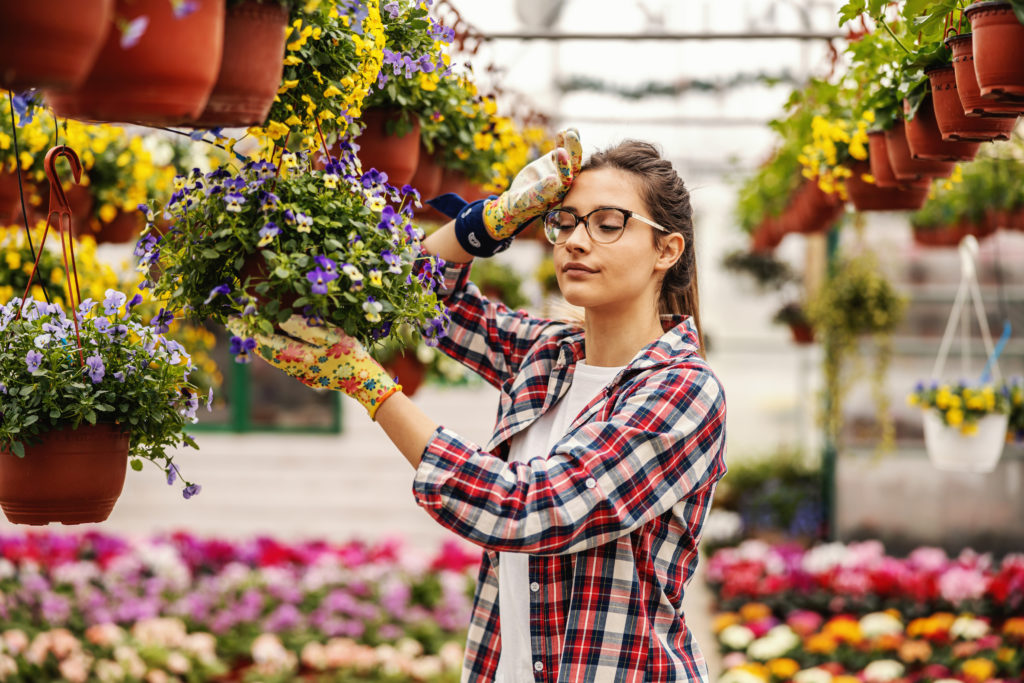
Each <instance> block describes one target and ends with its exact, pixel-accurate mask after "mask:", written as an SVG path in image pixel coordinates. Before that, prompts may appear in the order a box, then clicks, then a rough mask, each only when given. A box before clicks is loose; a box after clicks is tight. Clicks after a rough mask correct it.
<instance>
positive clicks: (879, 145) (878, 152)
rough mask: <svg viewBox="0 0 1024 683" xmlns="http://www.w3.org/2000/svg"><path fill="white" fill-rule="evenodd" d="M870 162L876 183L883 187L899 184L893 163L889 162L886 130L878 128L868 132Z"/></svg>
mask: <svg viewBox="0 0 1024 683" xmlns="http://www.w3.org/2000/svg"><path fill="white" fill-rule="evenodd" d="M868 163H869V164H870V165H871V176H872V177H873V178H874V179H875V185H877V186H878V187H881V188H892V187H896V186H897V185H899V181H898V180H896V176H895V174H893V172H892V164H890V163H889V150H888V147H887V146H886V143H885V131H881V130H876V131H872V132H870V133H868Z"/></svg>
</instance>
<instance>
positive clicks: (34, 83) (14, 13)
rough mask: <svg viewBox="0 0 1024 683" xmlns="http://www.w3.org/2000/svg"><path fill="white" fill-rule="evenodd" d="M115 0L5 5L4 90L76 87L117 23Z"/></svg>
mask: <svg viewBox="0 0 1024 683" xmlns="http://www.w3.org/2000/svg"><path fill="white" fill-rule="evenodd" d="M113 9H114V0H49V1H48V2H31V1H30V0H13V1H12V2H5V3H3V6H2V7H0V87H3V88H6V89H8V90H13V91H15V92H17V91H21V90H27V89H29V88H74V87H77V86H78V85H79V84H81V82H82V81H83V80H84V79H85V77H86V75H87V74H88V73H89V68H90V67H91V66H92V64H93V62H95V61H96V56H97V55H98V54H99V52H100V47H101V46H102V45H103V38H104V36H105V35H106V34H107V30H108V28H109V27H110V25H111V19H112V17H113Z"/></svg>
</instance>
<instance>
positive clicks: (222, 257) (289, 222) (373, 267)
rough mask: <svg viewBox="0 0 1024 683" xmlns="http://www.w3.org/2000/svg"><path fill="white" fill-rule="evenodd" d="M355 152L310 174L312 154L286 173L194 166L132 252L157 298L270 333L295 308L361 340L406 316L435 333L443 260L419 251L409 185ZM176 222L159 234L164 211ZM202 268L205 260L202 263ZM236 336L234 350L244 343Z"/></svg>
mask: <svg viewBox="0 0 1024 683" xmlns="http://www.w3.org/2000/svg"><path fill="white" fill-rule="evenodd" d="M356 162H357V160H356V159H355V158H354V157H353V156H351V155H348V156H346V157H343V160H342V161H339V160H336V159H331V160H329V161H328V162H327V164H326V168H325V169H324V170H323V171H311V170H310V168H309V162H308V160H307V159H306V158H305V155H304V154H298V155H293V154H290V153H289V154H285V155H284V157H283V159H282V162H281V167H280V169H279V168H278V167H277V166H276V165H275V164H273V163H271V162H268V161H257V160H251V161H249V162H248V163H246V164H245V165H244V166H243V168H242V169H241V170H240V171H239V172H237V173H232V172H230V171H228V170H226V169H218V170H214V171H212V172H210V173H207V174H205V175H204V174H202V173H200V172H199V171H198V170H196V171H193V172H192V173H190V174H189V176H188V177H180V178H178V179H176V182H177V183H178V185H179V186H180V187H181V189H180V190H179V191H178V192H176V193H175V195H174V196H173V197H172V198H171V200H170V201H169V202H168V204H167V205H166V206H163V207H159V208H158V207H156V206H155V204H154V205H152V206H151V210H150V211H149V214H148V215H147V219H148V221H149V225H148V226H147V228H146V230H145V232H144V233H143V235H142V237H141V239H140V240H139V242H138V244H137V246H136V250H135V253H136V254H137V255H138V256H139V257H140V267H149V266H151V265H154V264H157V265H159V269H158V272H155V273H154V272H153V271H151V277H152V278H153V283H152V288H153V294H154V296H155V297H157V298H166V299H169V300H171V303H170V306H171V307H173V308H174V309H175V310H177V309H179V308H187V310H189V315H190V317H192V318H193V319H195V320H199V321H202V320H206V319H207V318H212V319H213V320H215V321H217V322H227V320H228V319H229V318H230V317H232V316H241V317H242V318H243V321H244V323H245V327H246V328H248V329H259V330H263V331H264V332H268V333H269V332H271V331H272V330H273V327H274V325H276V324H277V323H280V322H283V321H284V320H286V319H287V318H288V317H289V316H291V315H292V314H302V315H305V316H306V317H307V318H309V319H312V320H318V321H324V322H328V323H331V324H334V325H338V326H340V327H342V328H343V329H344V330H345V331H346V332H347V333H348V334H350V335H352V336H353V337H355V338H356V339H358V340H359V341H360V342H361V343H363V345H364V346H367V347H373V346H374V345H375V342H376V341H378V340H380V339H382V338H385V337H387V336H388V335H389V334H391V330H392V328H393V326H394V325H396V324H398V323H401V322H409V323H410V324H412V325H413V326H414V327H415V328H416V329H418V330H420V332H421V333H422V335H423V337H424V338H425V339H427V340H430V341H434V340H436V339H437V338H438V337H439V336H442V335H443V334H444V329H445V327H446V324H447V322H446V321H447V318H446V315H447V314H446V312H445V311H444V310H443V309H442V308H441V307H440V305H439V303H438V299H437V296H436V294H435V290H436V289H437V287H438V286H439V285H440V269H439V266H438V263H437V259H435V258H433V257H424V256H421V255H420V253H419V240H420V239H422V237H423V233H422V231H420V230H419V229H418V228H416V227H415V226H414V225H413V224H412V223H411V222H410V217H411V214H412V210H411V198H412V195H411V193H407V192H402V191H401V190H400V189H397V188H395V187H393V186H391V185H389V184H385V183H384V182H383V181H382V178H383V176H382V174H381V173H380V172H378V171H376V170H373V169H370V170H367V171H366V173H364V174H363V175H362V176H360V175H359V174H358V172H357V170H356V166H355V164H356ZM164 212H166V213H167V215H169V216H170V217H171V221H172V223H173V229H171V230H168V231H167V232H164V233H163V234H161V233H160V231H159V230H158V228H157V226H156V225H155V222H154V221H155V217H156V216H157V215H158V214H163V213H164ZM197 264H198V265H197ZM240 341H242V340H238V341H233V342H232V343H233V344H234V345H235V347H236V350H237V351H238V352H237V353H236V355H238V356H243V357H245V354H244V352H246V351H247V350H250V349H246V348H244V347H242V346H238V344H239V343H240Z"/></svg>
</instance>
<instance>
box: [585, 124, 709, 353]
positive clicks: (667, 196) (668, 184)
mask: <svg viewBox="0 0 1024 683" xmlns="http://www.w3.org/2000/svg"><path fill="white" fill-rule="evenodd" d="M599 168H617V169H619V170H621V171H626V172H627V173H632V174H633V175H634V176H636V178H637V180H638V181H639V183H640V196H641V198H642V199H643V200H644V203H645V204H646V205H647V208H648V209H649V210H650V212H651V215H650V216H648V218H650V219H651V220H653V221H654V222H655V223H658V224H659V225H662V226H664V227H665V228H668V229H669V230H671V231H672V232H678V233H679V234H681V235H682V236H683V238H684V239H685V240H686V246H685V247H684V251H683V255H682V256H681V257H679V260H678V261H676V263H675V265H673V266H672V267H671V268H670V269H669V270H668V272H666V273H665V277H664V279H663V280H662V283H661V293H660V295H659V297H658V313H659V314H675V315H688V316H690V317H692V318H693V326H694V328H696V330H697V339H698V341H699V342H700V354H701V355H702V356H703V355H704V333H703V332H702V330H701V327H700V297H699V295H698V292H697V258H696V255H695V251H694V244H693V209H692V208H691V207H690V192H689V190H687V189H686V186H685V185H684V184H683V180H682V178H680V177H679V174H678V173H676V171H675V169H674V168H672V162H670V161H669V160H668V159H664V158H662V156H661V153H660V152H659V151H658V149H657V148H656V147H655V146H654V145H652V144H650V143H647V142H640V141H638V140H626V141H624V142H622V143H619V144H618V145H616V146H614V147H610V148H609V149H606V150H604V151H602V152H597V153H595V154H594V155H593V156H591V157H590V159H588V160H587V163H585V164H583V168H582V169H581V171H588V170H595V169H599ZM653 233H654V241H655V242H654V243H655V245H656V246H659V247H660V246H661V244H662V242H663V241H664V240H665V235H664V234H663V233H662V232H661V231H660V230H654V231H653Z"/></svg>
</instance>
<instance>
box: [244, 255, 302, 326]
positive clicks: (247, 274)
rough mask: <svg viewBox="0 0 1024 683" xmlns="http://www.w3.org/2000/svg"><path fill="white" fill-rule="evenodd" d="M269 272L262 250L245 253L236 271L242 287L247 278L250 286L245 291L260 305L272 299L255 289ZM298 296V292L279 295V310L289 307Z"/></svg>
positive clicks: (264, 304)
mask: <svg viewBox="0 0 1024 683" xmlns="http://www.w3.org/2000/svg"><path fill="white" fill-rule="evenodd" d="M269 272H270V271H269V269H268V267H267V262H266V261H265V260H264V259H263V254H262V252H259V251H257V252H256V253H255V254H249V255H247V256H246V257H245V260H244V261H243V263H242V269H241V270H240V271H238V278H239V280H241V284H242V286H243V287H244V286H245V282H246V279H249V282H250V285H251V286H250V287H249V288H248V289H247V290H246V291H247V292H248V293H249V294H252V296H253V298H254V299H256V303H257V304H258V305H260V306H266V305H267V304H268V303H270V302H271V301H272V300H273V298H272V296H267V295H264V294H260V293H258V292H257V291H256V289H255V287H256V285H258V284H259V283H260V282H262V281H264V280H266V279H267V275H268V274H269ZM298 298H299V295H298V294H289V295H288V296H285V297H281V298H280V299H279V305H280V309H279V310H284V309H286V308H291V307H292V305H293V304H294V303H295V301H296V300H298ZM296 312H298V311H296Z"/></svg>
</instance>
